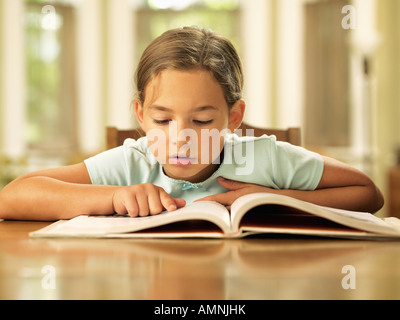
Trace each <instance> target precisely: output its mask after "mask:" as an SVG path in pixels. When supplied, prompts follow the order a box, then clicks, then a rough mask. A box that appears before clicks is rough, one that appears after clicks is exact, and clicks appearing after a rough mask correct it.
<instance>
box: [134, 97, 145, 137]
mask: <svg viewBox="0 0 400 320" xmlns="http://www.w3.org/2000/svg"><path fill="white" fill-rule="evenodd" d="M134 104H135V113H136V119H137V121H138V124H139V126H140V128H142V130H144V128H143V124H144V121H143V106H142V103H141V102H140V100H139V99H135V102H134Z"/></svg>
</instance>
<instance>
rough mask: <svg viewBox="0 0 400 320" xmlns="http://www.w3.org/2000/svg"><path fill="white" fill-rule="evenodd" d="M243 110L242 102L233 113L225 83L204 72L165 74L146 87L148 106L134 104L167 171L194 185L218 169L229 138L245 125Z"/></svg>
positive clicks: (238, 102) (237, 104)
mask: <svg viewBox="0 0 400 320" xmlns="http://www.w3.org/2000/svg"><path fill="white" fill-rule="evenodd" d="M244 108H245V104H244V101H243V100H239V101H237V102H236V103H235V104H234V106H233V107H232V108H231V109H230V110H229V108H228V105H227V103H226V101H225V98H224V94H223V91H222V88H221V86H220V84H219V83H218V82H217V80H216V79H215V78H214V76H213V75H212V73H210V72H208V71H206V70H201V69H196V70H189V71H179V70H164V71H162V72H161V73H160V74H159V75H158V76H157V77H155V78H153V80H152V81H150V82H149V84H148V85H147V86H146V88H145V101H144V103H143V105H142V104H141V103H140V102H139V101H138V100H137V101H135V111H136V115H137V119H138V122H139V124H140V126H141V127H142V129H143V130H144V131H145V132H146V135H147V137H148V140H149V146H150V149H151V150H152V152H153V154H154V156H155V157H156V158H157V160H158V161H159V162H160V163H161V164H162V165H163V168H164V172H165V173H166V174H167V175H168V176H169V177H171V178H174V179H178V180H186V181H190V182H200V181H204V180H205V179H207V178H208V177H209V176H211V175H212V173H213V172H214V171H215V170H216V169H217V168H218V165H219V161H220V159H219V156H220V154H221V151H222V149H223V146H224V134H225V133H226V132H227V131H228V130H229V131H233V130H234V129H236V128H237V127H238V126H239V125H240V123H241V121H242V119H243V113H244ZM213 161H214V163H213Z"/></svg>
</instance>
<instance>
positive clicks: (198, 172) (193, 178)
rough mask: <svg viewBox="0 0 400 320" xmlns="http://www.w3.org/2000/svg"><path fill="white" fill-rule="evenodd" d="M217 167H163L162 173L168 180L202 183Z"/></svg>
mask: <svg viewBox="0 0 400 320" xmlns="http://www.w3.org/2000/svg"><path fill="white" fill-rule="evenodd" d="M217 168H218V165H215V164H211V165H207V166H206V167H200V166H199V165H194V164H190V165H164V172H165V174H166V175H167V176H169V177H170V178H173V179H175V180H185V181H189V182H192V183H197V182H202V181H204V180H206V179H207V178H209V177H210V176H211V175H212V174H213V173H214V172H215V170H216V169H217Z"/></svg>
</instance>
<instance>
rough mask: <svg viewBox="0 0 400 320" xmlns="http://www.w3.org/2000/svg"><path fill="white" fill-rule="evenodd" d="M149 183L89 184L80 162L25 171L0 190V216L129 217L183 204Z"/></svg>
mask: <svg viewBox="0 0 400 320" xmlns="http://www.w3.org/2000/svg"><path fill="white" fill-rule="evenodd" d="M184 205H185V202H184V200H182V199H173V198H171V197H170V196H169V195H168V194H167V193H166V192H165V191H164V190H163V189H162V188H160V187H157V186H155V185H153V184H150V183H146V184H139V185H134V186H122V187H121V186H104V185H92V184H91V180H90V177H89V174H88V171H87V169H86V165H85V164H84V163H80V164H76V165H72V166H66V167H61V168H55V169H47V170H42V171H38V172H34V173H29V174H26V175H24V176H21V177H20V178H17V179H16V180H14V181H13V182H11V183H10V184H8V185H7V186H6V187H4V189H3V190H1V191H0V218H2V219H14V220H42V221H53V220H59V219H70V218H73V217H76V216H78V215H84V214H97V215H101V214H113V213H114V212H117V213H121V214H125V213H128V214H129V215H131V216H132V217H135V216H138V215H139V216H146V215H149V214H157V213H160V212H161V211H163V210H164V208H165V209H168V210H174V209H176V207H181V206H184Z"/></svg>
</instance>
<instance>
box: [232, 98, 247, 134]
mask: <svg viewBox="0 0 400 320" xmlns="http://www.w3.org/2000/svg"><path fill="white" fill-rule="evenodd" d="M245 109H246V103H245V102H244V100H241V99H240V100H238V101H236V102H235V104H234V105H233V106H232V108H231V110H230V111H229V124H228V129H229V130H230V131H231V132H233V131H234V130H235V129H237V128H239V127H240V124H241V123H242V121H243V117H244V110H245Z"/></svg>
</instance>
